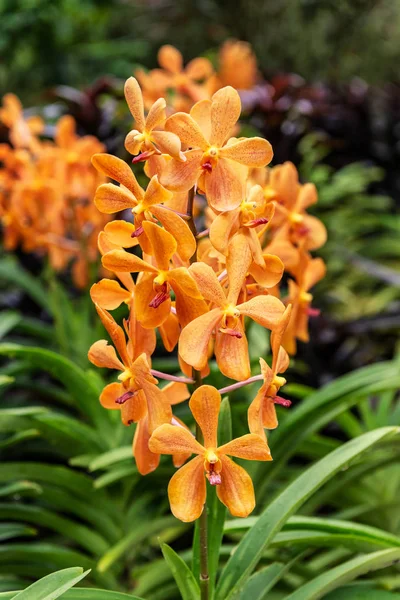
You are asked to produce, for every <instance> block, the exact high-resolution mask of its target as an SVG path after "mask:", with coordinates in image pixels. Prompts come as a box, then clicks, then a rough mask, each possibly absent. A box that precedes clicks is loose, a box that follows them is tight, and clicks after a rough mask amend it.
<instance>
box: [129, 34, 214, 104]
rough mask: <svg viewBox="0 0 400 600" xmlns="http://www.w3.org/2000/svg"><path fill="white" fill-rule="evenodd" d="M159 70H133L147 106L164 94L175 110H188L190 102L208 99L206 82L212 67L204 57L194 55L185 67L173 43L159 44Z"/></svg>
mask: <svg viewBox="0 0 400 600" xmlns="http://www.w3.org/2000/svg"><path fill="white" fill-rule="evenodd" d="M158 63H159V65H160V67H161V68H160V69H153V70H152V71H150V72H149V73H145V72H144V71H143V70H141V69H139V70H137V71H136V72H135V75H136V77H137V78H138V80H139V82H140V84H141V86H142V89H143V97H144V100H145V103H146V105H147V106H150V105H151V103H152V102H154V101H155V100H157V98H159V97H160V96H165V97H167V96H168V99H169V101H170V104H171V105H172V107H173V108H174V109H175V110H184V111H189V109H190V108H191V106H192V105H193V103H194V102H198V101H199V100H204V99H206V98H209V95H210V94H209V86H208V81H209V80H210V78H211V77H212V74H213V67H212V64H211V62H210V61H209V60H208V59H206V58H202V57H199V58H195V59H193V60H192V61H190V62H189V63H188V64H187V65H186V67H185V68H184V66H183V57H182V54H181V53H180V52H179V50H177V49H176V48H174V46H170V45H166V46H162V47H161V48H160V50H159V52H158Z"/></svg>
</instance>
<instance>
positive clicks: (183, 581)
mask: <svg viewBox="0 0 400 600" xmlns="http://www.w3.org/2000/svg"><path fill="white" fill-rule="evenodd" d="M161 550H162V553H163V556H164V558H165V560H166V561H167V564H168V566H169V568H170V569H171V572H172V575H173V576H174V579H175V581H176V585H177V586H178V589H179V591H180V593H181V596H182V600H196V598H200V588H199V586H198V584H197V581H196V580H195V578H194V575H193V573H192V571H191V570H190V569H189V567H188V566H187V564H186V563H185V561H184V560H182V558H181V557H180V556H179V555H178V554H177V553H176V552H175V551H174V550H172V548H170V546H168V544H161Z"/></svg>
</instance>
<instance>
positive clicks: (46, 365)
mask: <svg viewBox="0 0 400 600" xmlns="http://www.w3.org/2000/svg"><path fill="white" fill-rule="evenodd" d="M0 355H4V356H9V357H12V358H14V357H18V358H23V359H25V360H26V361H28V363H29V364H30V365H32V366H33V367H36V368H38V369H42V370H43V371H45V372H46V373H50V375H52V376H53V377H54V378H55V379H57V380H58V381H60V382H61V383H62V384H63V385H64V386H65V387H66V389H67V390H68V391H69V393H70V394H71V396H72V398H73V399H74V400H75V403H76V407H77V409H78V410H80V411H82V412H83V413H84V414H85V416H88V417H89V418H90V419H91V421H92V423H94V424H95V425H96V426H98V427H99V428H101V430H102V432H103V433H104V435H103V436H101V440H102V443H103V444H104V445H105V444H106V442H104V440H107V439H113V433H112V422H111V421H110V419H109V415H108V413H107V411H106V410H104V409H103V407H102V406H101V405H100V403H99V394H100V391H101V390H100V389H98V388H97V387H96V386H95V385H94V383H93V380H92V379H91V378H90V377H88V373H86V372H85V371H84V370H83V369H80V368H79V367H78V366H77V365H76V364H74V363H73V362H72V361H70V360H69V359H67V358H65V357H64V356H61V354H57V352H52V351H51V350H45V349H43V348H33V347H31V346H20V345H18V344H1V345H0ZM106 448H107V446H106V447H105V449H106Z"/></svg>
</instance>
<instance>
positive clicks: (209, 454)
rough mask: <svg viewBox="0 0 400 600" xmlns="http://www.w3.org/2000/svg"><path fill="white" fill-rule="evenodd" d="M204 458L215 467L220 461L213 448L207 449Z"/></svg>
mask: <svg viewBox="0 0 400 600" xmlns="http://www.w3.org/2000/svg"><path fill="white" fill-rule="evenodd" d="M204 458H205V460H206V461H207V462H208V463H210V465H215V463H217V462H218V460H219V459H218V456H217V455H216V454H215V452H214V450H212V449H211V448H207V450H206V453H205V456H204Z"/></svg>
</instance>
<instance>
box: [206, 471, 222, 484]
mask: <svg viewBox="0 0 400 600" xmlns="http://www.w3.org/2000/svg"><path fill="white" fill-rule="evenodd" d="M207 477H208V481H209V482H210V485H221V475H220V474H219V473H215V471H211V472H210V473H208V476H207Z"/></svg>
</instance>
